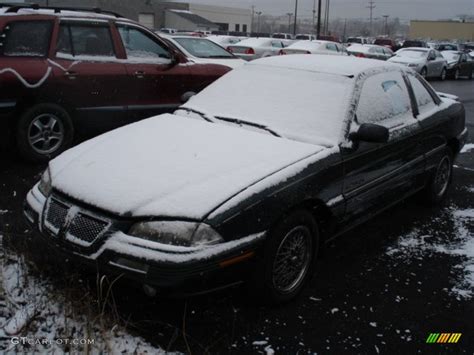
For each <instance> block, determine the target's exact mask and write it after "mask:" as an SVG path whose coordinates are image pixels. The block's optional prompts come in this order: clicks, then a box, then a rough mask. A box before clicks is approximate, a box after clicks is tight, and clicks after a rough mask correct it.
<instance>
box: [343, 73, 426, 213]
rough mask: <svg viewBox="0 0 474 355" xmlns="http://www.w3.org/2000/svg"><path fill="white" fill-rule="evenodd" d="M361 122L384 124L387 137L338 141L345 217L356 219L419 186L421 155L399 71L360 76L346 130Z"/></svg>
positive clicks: (417, 126)
mask: <svg viewBox="0 0 474 355" xmlns="http://www.w3.org/2000/svg"><path fill="white" fill-rule="evenodd" d="M362 123H373V124H378V125H382V126H385V127H386V128H388V129H389V131H390V139H389V142H388V143H367V142H351V143H348V144H346V145H343V146H342V147H341V152H342V155H343V159H344V170H345V184H344V197H345V198H346V200H347V219H348V220H350V221H357V220H361V219H364V218H366V217H367V216H370V214H371V212H376V211H378V210H379V209H383V208H385V207H387V206H388V205H390V204H391V203H393V202H394V201H398V200H399V199H401V198H403V197H404V196H405V195H407V194H408V193H409V192H410V191H413V190H415V189H417V188H419V186H421V183H422V182H421V179H420V178H419V177H420V176H421V174H422V173H423V172H424V156H423V154H422V153H421V152H420V147H419V144H418V142H417V137H416V134H418V133H419V132H420V126H419V124H418V122H417V120H416V119H415V118H414V115H413V111H412V101H411V99H410V95H409V92H408V89H407V85H406V82H405V79H404V77H403V76H402V74H401V72H400V71H392V72H387V73H379V74H375V75H372V76H370V77H368V78H367V79H365V80H364V81H363V83H362V89H361V92H360V98H359V99H358V104H357V110H356V115H355V117H354V121H353V122H352V127H351V130H355V129H357V126H358V125H360V124H362Z"/></svg>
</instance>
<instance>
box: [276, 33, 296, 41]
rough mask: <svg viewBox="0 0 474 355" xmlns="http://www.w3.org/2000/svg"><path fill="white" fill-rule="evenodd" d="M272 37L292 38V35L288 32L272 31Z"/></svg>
mask: <svg viewBox="0 0 474 355" xmlns="http://www.w3.org/2000/svg"><path fill="white" fill-rule="evenodd" d="M272 38H277V39H288V40H292V39H293V35H292V34H290V33H274V34H272Z"/></svg>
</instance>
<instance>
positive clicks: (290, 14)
mask: <svg viewBox="0 0 474 355" xmlns="http://www.w3.org/2000/svg"><path fill="white" fill-rule="evenodd" d="M286 16H288V33H291V16H293V13H291V12H288V13H287V14H286Z"/></svg>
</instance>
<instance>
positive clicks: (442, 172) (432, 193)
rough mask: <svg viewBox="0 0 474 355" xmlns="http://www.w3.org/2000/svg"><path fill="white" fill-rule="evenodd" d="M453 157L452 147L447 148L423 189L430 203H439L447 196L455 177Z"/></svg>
mask: <svg viewBox="0 0 474 355" xmlns="http://www.w3.org/2000/svg"><path fill="white" fill-rule="evenodd" d="M453 157H454V154H453V152H452V151H451V149H449V148H446V149H445V151H444V153H443V156H442V158H441V159H440V161H439V163H438V165H437V167H436V169H435V171H434V172H433V174H432V176H431V177H430V179H429V181H428V184H427V185H426V187H425V189H424V191H423V192H424V194H423V195H424V197H425V200H426V202H428V203H429V204H432V205H436V204H439V203H441V202H443V200H444V199H445V198H446V196H447V194H448V191H449V187H450V185H451V181H452V177H453Z"/></svg>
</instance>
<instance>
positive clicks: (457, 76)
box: [453, 69, 459, 80]
mask: <svg viewBox="0 0 474 355" xmlns="http://www.w3.org/2000/svg"><path fill="white" fill-rule="evenodd" d="M453 79H454V80H458V79H459V69H456V70H455V71H454V75H453Z"/></svg>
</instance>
